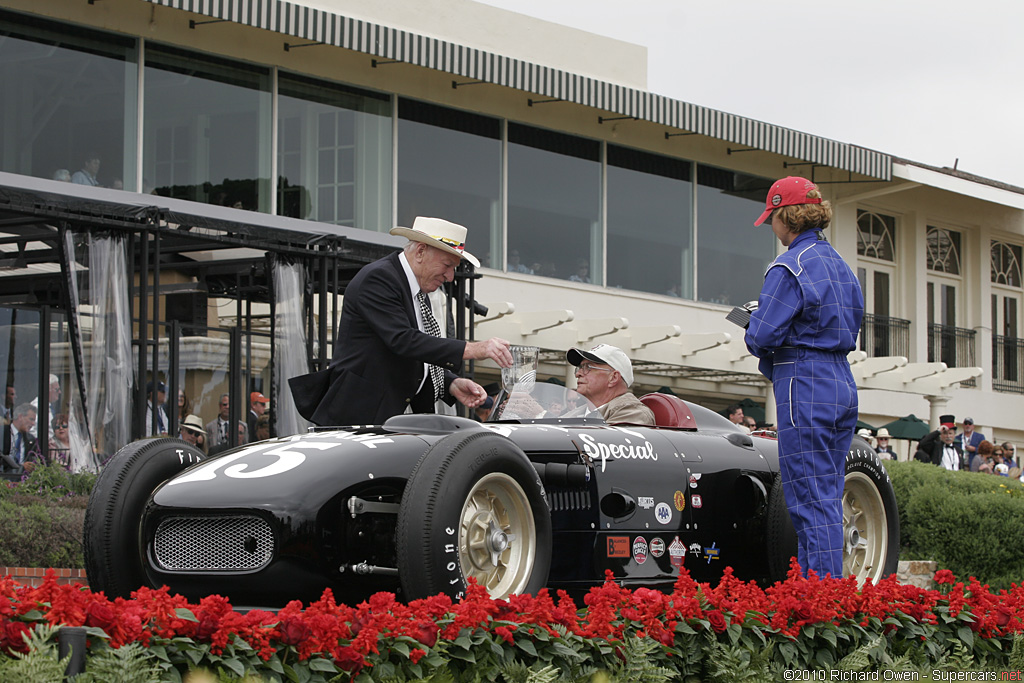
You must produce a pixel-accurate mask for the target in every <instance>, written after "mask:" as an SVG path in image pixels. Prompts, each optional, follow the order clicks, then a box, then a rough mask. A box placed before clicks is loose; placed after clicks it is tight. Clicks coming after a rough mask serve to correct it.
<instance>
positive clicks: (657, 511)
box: [654, 503, 672, 524]
mask: <svg viewBox="0 0 1024 683" xmlns="http://www.w3.org/2000/svg"><path fill="white" fill-rule="evenodd" d="M654 517H655V518H656V519H657V520H658V521H659V522H661V523H662V524H670V523H671V522H672V508H671V507H669V505H668V503H658V507H656V508H654Z"/></svg>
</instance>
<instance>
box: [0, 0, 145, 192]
mask: <svg viewBox="0 0 1024 683" xmlns="http://www.w3.org/2000/svg"><path fill="white" fill-rule="evenodd" d="M134 55H135V41H133V40H129V39H125V38H120V37H117V36H113V35H110V34H106V33H99V32H93V31H89V30H86V29H83V28H81V27H70V26H63V25H60V24H54V23H50V22H43V21H38V20H35V19H31V18H28V17H23V16H21V15H16V14H10V13H6V12H0V92H2V93H3V98H2V101H0V169H2V170H4V171H7V172H9V173H19V174H22V175H29V176H35V177H37V178H51V179H55V180H65V181H70V180H72V179H74V182H77V183H81V184H88V185H100V186H103V187H122V186H123V187H125V188H127V189H134V182H135V161H134V160H135V156H136V155H135V149H134V140H135V120H136V119H137V116H136V100H137V97H136V93H135V84H136V82H137V77H136V64H135V61H134V59H135V57H134Z"/></svg>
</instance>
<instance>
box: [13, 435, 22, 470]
mask: <svg viewBox="0 0 1024 683" xmlns="http://www.w3.org/2000/svg"><path fill="white" fill-rule="evenodd" d="M11 452H12V453H14V462H16V463H18V464H19V465H20V464H22V463H23V462H25V454H24V453H22V452H21V432H18V433H17V435H16V436H15V437H14V450H13V451H11Z"/></svg>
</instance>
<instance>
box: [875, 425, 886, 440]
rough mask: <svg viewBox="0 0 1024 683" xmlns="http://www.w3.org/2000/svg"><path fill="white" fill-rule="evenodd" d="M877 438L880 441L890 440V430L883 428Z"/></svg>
mask: <svg viewBox="0 0 1024 683" xmlns="http://www.w3.org/2000/svg"><path fill="white" fill-rule="evenodd" d="M875 436H877V437H878V438H879V439H888V438H889V430H888V429H886V428H885V427H882V428H881V429H879V430H878V433H877V434H875Z"/></svg>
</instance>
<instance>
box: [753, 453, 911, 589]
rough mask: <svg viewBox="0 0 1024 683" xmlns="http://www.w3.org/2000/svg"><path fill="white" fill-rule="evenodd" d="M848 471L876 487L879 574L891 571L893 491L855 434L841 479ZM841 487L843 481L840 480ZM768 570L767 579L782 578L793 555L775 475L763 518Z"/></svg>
mask: <svg viewBox="0 0 1024 683" xmlns="http://www.w3.org/2000/svg"><path fill="white" fill-rule="evenodd" d="M852 473H860V474H863V475H864V476H865V477H867V478H868V479H870V480H871V482H872V483H873V484H874V486H875V488H876V489H877V490H878V494H879V497H880V498H881V500H882V506H883V508H884V510H885V518H886V519H885V523H886V530H887V532H888V541H887V544H886V549H885V563H884V566H883V569H882V573H881V574H880V576H888V575H890V574H894V573H895V572H896V570H897V567H898V564H899V547H900V517H899V509H898V507H897V505H896V492H895V491H894V490H893V486H892V480H891V479H890V478H889V473H888V471H886V469H885V466H884V465H883V464H882V461H881V459H880V458H879V457H878V454H877V453H875V450H874V449H873V448H871V447H870V446H869V445H868V444H867V443H866V442H864V441H863V440H862V439H860V438H859V437H854V439H853V441H852V443H851V444H850V449H849V451H847V453H846V462H845V473H844V475H843V477H844V481H845V478H846V477H848V476H849V475H850V474H852ZM843 488H844V491H845V483H844V487H843ZM767 525H768V528H767V533H766V536H767V542H768V572H769V579H770V580H771V581H783V580H785V579H786V575H787V573H788V571H789V561H790V558H791V557H795V556H796V555H797V536H796V530H795V529H794V528H793V520H792V519H791V518H790V516H789V508H788V507H787V505H786V499H785V495H784V493H783V490H782V480H781V477H779V476H778V475H776V480H775V481H774V482H773V486H772V490H771V493H770V494H769V498H768V520H767Z"/></svg>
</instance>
